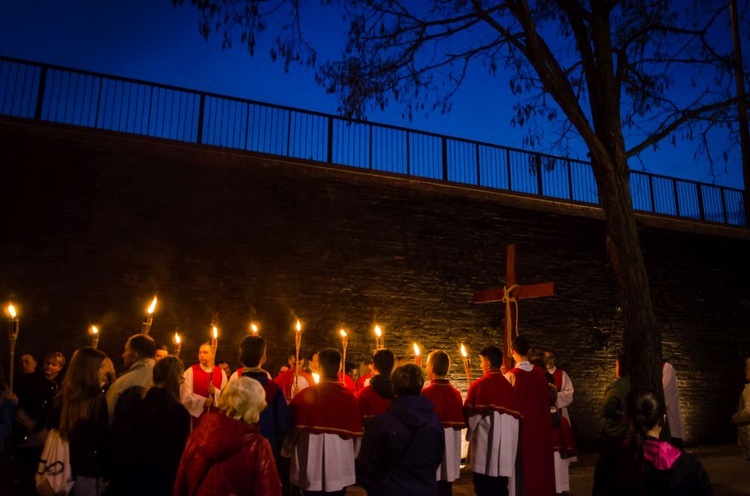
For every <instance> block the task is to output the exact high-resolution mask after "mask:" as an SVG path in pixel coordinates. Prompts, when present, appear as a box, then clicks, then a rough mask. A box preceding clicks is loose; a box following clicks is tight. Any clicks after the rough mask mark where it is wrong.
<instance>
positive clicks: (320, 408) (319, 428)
mask: <svg viewBox="0 0 750 496" xmlns="http://www.w3.org/2000/svg"><path fill="white" fill-rule="evenodd" d="M289 413H290V416H291V419H292V426H293V427H294V428H295V429H298V430H301V431H305V432H311V433H313V434H337V435H339V436H341V437H343V438H351V437H362V421H361V419H360V417H359V410H358V409H357V400H356V399H355V398H354V395H353V394H352V393H351V391H349V390H348V389H346V388H345V387H344V385H343V384H341V383H340V382H337V381H335V380H325V379H323V380H321V382H320V384H314V385H312V386H310V387H306V388H305V389H303V390H302V391H300V392H299V393H297V395H296V396H295V397H294V398H293V399H292V402H291V403H290V404H289Z"/></svg>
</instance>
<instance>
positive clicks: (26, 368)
mask: <svg viewBox="0 0 750 496" xmlns="http://www.w3.org/2000/svg"><path fill="white" fill-rule="evenodd" d="M21 371H22V372H23V373H24V375H26V374H33V373H34V372H35V371H36V360H35V359H34V357H33V356H32V355H29V354H28V353H26V354H25V355H21Z"/></svg>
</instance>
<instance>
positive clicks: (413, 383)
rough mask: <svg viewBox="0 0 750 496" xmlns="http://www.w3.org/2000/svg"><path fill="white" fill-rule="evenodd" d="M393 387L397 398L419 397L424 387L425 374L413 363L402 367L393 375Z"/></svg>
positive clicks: (397, 368)
mask: <svg viewBox="0 0 750 496" xmlns="http://www.w3.org/2000/svg"><path fill="white" fill-rule="evenodd" d="M391 385H392V386H393V394H395V395H396V396H419V394H420V393H421V392H422V386H424V372H422V369H421V368H420V367H418V366H417V365H415V364H413V363H407V364H404V365H401V366H400V367H396V370H394V371H393V373H392V374H391Z"/></svg>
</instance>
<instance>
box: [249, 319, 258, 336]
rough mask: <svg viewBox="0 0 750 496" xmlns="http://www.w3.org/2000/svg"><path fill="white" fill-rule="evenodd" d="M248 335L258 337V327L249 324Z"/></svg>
mask: <svg viewBox="0 0 750 496" xmlns="http://www.w3.org/2000/svg"><path fill="white" fill-rule="evenodd" d="M250 333H251V334H252V335H253V336H255V337H258V326H257V325H255V323H252V322H251V323H250Z"/></svg>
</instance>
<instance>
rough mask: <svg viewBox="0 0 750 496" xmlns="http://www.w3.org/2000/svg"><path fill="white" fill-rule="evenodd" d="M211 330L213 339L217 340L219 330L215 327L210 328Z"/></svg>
mask: <svg viewBox="0 0 750 496" xmlns="http://www.w3.org/2000/svg"><path fill="white" fill-rule="evenodd" d="M211 328H212V329H213V335H214V339H219V328H218V327H216V326H211Z"/></svg>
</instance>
